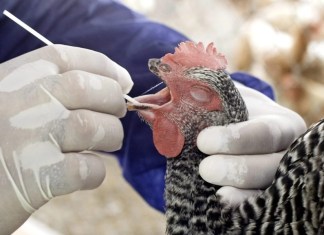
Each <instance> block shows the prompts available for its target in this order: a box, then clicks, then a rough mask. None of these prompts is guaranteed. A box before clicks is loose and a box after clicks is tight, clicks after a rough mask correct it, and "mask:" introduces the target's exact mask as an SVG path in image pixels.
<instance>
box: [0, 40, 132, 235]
mask: <svg viewBox="0 0 324 235" xmlns="http://www.w3.org/2000/svg"><path fill="white" fill-rule="evenodd" d="M132 85H133V83H132V81H131V78H130V76H129V74H128V72H127V71H126V70H125V69H123V68H122V67H120V66H119V65H117V64H116V63H115V62H113V61H111V60H110V59H108V58H107V57H106V56H104V55H103V54H100V53H98V52H94V51H90V50H86V49H81V48H76V47H68V46H62V45H55V46H49V47H44V48H41V49H39V50H35V51H32V52H30V53H27V54H25V55H22V56H20V57H17V58H15V59H12V60H10V61H8V62H5V63H3V64H0V110H1V111H0V113H1V115H0V130H1V137H0V190H1V193H0V234H9V233H11V232H13V231H14V230H16V229H17V228H18V227H19V226H20V225H21V224H22V223H23V222H24V221H25V220H26V219H27V218H28V217H29V215H30V214H31V213H33V212H34V211H35V210H36V209H38V208H39V207H40V206H42V205H43V204H44V203H46V202H47V201H48V200H50V199H51V198H53V197H55V196H59V195H64V194H67V193H71V192H74V191H76V190H84V189H92V188H95V187H97V186H99V185H100V184H101V182H102V181H103V179H104V177H105V173H106V172H105V167H104V164H103V162H102V161H101V159H100V158H98V157H96V156H95V153H94V152H91V151H88V152H82V151H83V150H94V151H96V150H102V151H114V150H117V149H119V148H120V147H121V144H122V139H123V129H122V125H121V123H120V121H119V119H118V118H119V117H122V116H124V115H125V113H126V105H125V102H124V98H123V93H127V92H128V91H129V90H130V89H131V87H132Z"/></svg>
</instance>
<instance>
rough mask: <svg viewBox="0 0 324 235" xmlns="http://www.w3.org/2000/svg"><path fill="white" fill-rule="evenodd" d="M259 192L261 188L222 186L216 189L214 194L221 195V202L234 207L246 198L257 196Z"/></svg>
mask: <svg viewBox="0 0 324 235" xmlns="http://www.w3.org/2000/svg"><path fill="white" fill-rule="evenodd" d="M260 193H262V191H261V190H253V189H239V188H235V187H231V186H224V187H221V188H220V189H218V190H217V192H216V195H219V196H221V200H222V202H224V203H228V204H229V205H230V206H232V207H235V206H237V205H239V204H240V203H242V202H243V201H244V200H246V199H247V198H249V197H253V196H257V195H258V194H260Z"/></svg>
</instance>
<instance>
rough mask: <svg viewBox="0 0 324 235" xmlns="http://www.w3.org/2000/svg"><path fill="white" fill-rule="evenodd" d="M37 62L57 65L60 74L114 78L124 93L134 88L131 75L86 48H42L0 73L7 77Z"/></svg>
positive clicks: (10, 64)
mask: <svg viewBox="0 0 324 235" xmlns="http://www.w3.org/2000/svg"><path fill="white" fill-rule="evenodd" d="M37 60H45V61H49V62H51V63H53V64H56V65H57V66H58V68H59V71H60V73H64V72H67V71H70V70H83V71H87V72H89V73H95V74H98V75H102V76H105V77H110V78H113V79H115V80H116V81H117V82H118V83H119V84H120V86H121V87H122V90H123V92H124V93H128V92H129V91H130V90H131V88H132V86H133V82H132V80H131V77H130V75H129V73H128V72H127V71H126V70H125V69H124V68H123V67H121V66H119V65H118V64H116V63H115V62H114V61H112V60H110V59H109V58H108V57H107V56H105V55H104V54H102V53H99V52H96V51H92V50H88V49H84V48H78V47H71V46H65V45H52V46H46V47H42V48H40V49H38V50H34V51H31V52H29V53H26V54H24V55H21V56H19V57H17V58H15V59H13V60H9V61H7V62H5V63H3V65H4V66H3V67H4V68H6V70H2V71H0V77H3V76H6V75H7V74H8V73H10V72H11V71H12V70H14V69H16V68H18V67H20V66H22V65H23V64H26V63H30V62H34V61H37Z"/></svg>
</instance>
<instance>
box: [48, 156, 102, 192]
mask: <svg viewBox="0 0 324 235" xmlns="http://www.w3.org/2000/svg"><path fill="white" fill-rule="evenodd" d="M57 169H60V170H57ZM43 174H48V177H49V185H46V186H45V185H43V186H42V187H43V188H47V189H48V190H50V193H51V194H52V195H53V196H59V195H65V194H68V193H72V192H74V191H77V190H89V189H94V188H97V187H98V186H99V185H100V184H101V183H102V181H103V180H104V178H105V176H106V168H105V165H104V162H103V161H102V159H101V158H100V157H98V156H96V155H95V154H93V153H91V152H84V153H66V154H64V158H63V160H62V161H61V162H59V163H57V164H53V165H51V166H50V167H48V168H47V169H46V173H43ZM43 183H45V182H43Z"/></svg>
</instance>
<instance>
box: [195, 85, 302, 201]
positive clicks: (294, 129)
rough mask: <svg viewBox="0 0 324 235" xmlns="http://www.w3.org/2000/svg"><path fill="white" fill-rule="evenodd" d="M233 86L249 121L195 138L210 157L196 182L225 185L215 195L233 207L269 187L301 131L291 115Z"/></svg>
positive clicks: (252, 92) (297, 118) (295, 116)
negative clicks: (244, 105) (240, 98)
mask: <svg viewBox="0 0 324 235" xmlns="http://www.w3.org/2000/svg"><path fill="white" fill-rule="evenodd" d="M235 84H236V86H237V88H238V89H239V91H240V93H241V95H242V97H243V99H244V101H245V103H246V105H247V109H248V111H249V120H248V121H246V122H241V123H237V124H230V125H228V126H220V127H216V126H215V127H209V128H206V129H205V130H203V131H202V132H201V133H200V134H199V136H198V139H197V146H198V148H199V149H200V151H202V152H204V153H206V154H208V155H211V156H208V157H207V158H205V159H204V160H203V161H202V162H201V164H200V166H199V172H200V175H201V177H202V178H203V179H204V180H206V181H207V182H209V183H212V184H217V185H221V186H224V187H222V188H220V189H219V190H218V192H217V194H219V195H221V196H222V198H223V200H227V201H228V202H229V203H231V204H232V205H236V204H238V203H240V202H242V201H243V200H244V199H245V198H246V197H248V196H251V195H253V194H256V193H258V192H260V189H264V188H266V187H268V186H269V185H270V183H271V182H272V180H273V178H274V175H275V172H276V170H277V168H278V164H279V162H280V160H281V158H282V157H283V155H284V153H285V151H284V150H285V149H287V148H288V147H289V145H290V144H291V143H292V141H293V140H294V139H295V138H297V137H298V136H299V135H301V134H302V133H303V132H305V131H306V125H305V122H304V121H303V119H302V118H301V117H300V116H299V115H298V114H296V113H295V112H293V111H291V110H289V109H286V108H284V107H282V106H280V105H278V104H276V103H275V102H273V101H272V100H271V99H269V98H268V97H266V96H264V95H263V94H261V93H259V92H257V91H255V90H252V89H250V88H248V87H245V86H243V85H241V84H239V83H235Z"/></svg>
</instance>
